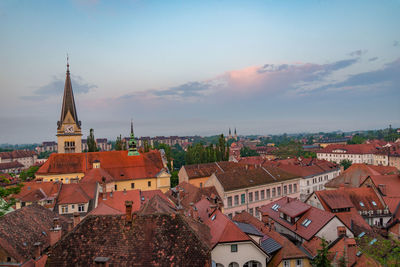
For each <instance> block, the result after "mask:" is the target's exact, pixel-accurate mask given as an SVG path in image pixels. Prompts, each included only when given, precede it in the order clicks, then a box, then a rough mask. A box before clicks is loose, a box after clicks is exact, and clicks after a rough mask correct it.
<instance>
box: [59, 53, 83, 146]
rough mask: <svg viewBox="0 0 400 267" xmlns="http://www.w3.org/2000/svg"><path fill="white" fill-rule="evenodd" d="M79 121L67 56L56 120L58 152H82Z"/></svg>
mask: <svg viewBox="0 0 400 267" xmlns="http://www.w3.org/2000/svg"><path fill="white" fill-rule="evenodd" d="M81 138H82V130H81V122H80V121H79V120H78V114H77V113H76V106H75V99H74V93H73V91H72V84H71V77H70V73H69V61H68V56H67V74H66V78H65V85H64V96H63V102H62V107H61V116H60V120H59V121H58V122H57V144H58V153H80V152H82V139H81Z"/></svg>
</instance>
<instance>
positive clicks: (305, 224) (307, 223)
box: [301, 219, 311, 227]
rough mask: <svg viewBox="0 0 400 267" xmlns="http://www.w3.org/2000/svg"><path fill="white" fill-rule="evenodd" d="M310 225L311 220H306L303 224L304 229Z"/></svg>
mask: <svg viewBox="0 0 400 267" xmlns="http://www.w3.org/2000/svg"><path fill="white" fill-rule="evenodd" d="M310 223H311V220H310V219H305V220H304V221H303V222H302V223H301V225H303V226H304V227H307V226H309V225H310Z"/></svg>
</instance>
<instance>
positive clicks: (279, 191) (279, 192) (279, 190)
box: [278, 187, 282, 196]
mask: <svg viewBox="0 0 400 267" xmlns="http://www.w3.org/2000/svg"><path fill="white" fill-rule="evenodd" d="M281 190H282V188H281V187H278V196H280V195H281Z"/></svg>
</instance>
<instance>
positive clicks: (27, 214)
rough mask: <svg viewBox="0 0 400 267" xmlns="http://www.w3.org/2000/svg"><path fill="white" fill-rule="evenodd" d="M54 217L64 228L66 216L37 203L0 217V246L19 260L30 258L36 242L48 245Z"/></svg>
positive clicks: (44, 245) (65, 227)
mask: <svg viewBox="0 0 400 267" xmlns="http://www.w3.org/2000/svg"><path fill="white" fill-rule="evenodd" d="M56 217H57V218H59V222H60V223H61V226H62V229H63V230H66V229H67V225H68V223H67V219H66V218H64V217H63V216H59V215H58V214H56V213H54V212H52V211H50V210H49V209H47V208H44V207H42V206H40V205H37V204H32V205H29V206H26V207H23V208H21V209H18V210H15V211H13V212H10V213H8V214H6V215H4V216H2V217H0V247H1V248H3V249H4V250H5V251H7V253H8V254H9V255H10V256H11V257H13V258H14V259H16V260H17V261H19V262H24V261H26V260H28V259H29V258H32V257H33V256H34V250H35V247H34V244H35V243H36V242H41V243H42V248H43V249H44V248H47V247H48V246H49V245H50V239H49V235H50V228H51V227H52V226H53V219H54V218H56ZM64 232H65V231H64Z"/></svg>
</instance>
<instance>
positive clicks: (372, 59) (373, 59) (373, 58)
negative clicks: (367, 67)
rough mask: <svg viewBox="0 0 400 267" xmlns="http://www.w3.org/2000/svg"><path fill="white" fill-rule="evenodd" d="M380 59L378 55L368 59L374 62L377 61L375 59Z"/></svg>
mask: <svg viewBox="0 0 400 267" xmlns="http://www.w3.org/2000/svg"><path fill="white" fill-rule="evenodd" d="M377 59H378V57H371V58H370V59H368V61H369V62H372V61H375V60H377Z"/></svg>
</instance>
